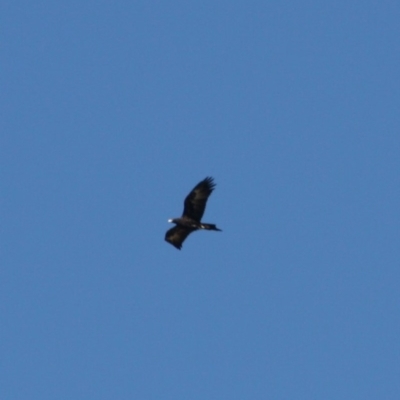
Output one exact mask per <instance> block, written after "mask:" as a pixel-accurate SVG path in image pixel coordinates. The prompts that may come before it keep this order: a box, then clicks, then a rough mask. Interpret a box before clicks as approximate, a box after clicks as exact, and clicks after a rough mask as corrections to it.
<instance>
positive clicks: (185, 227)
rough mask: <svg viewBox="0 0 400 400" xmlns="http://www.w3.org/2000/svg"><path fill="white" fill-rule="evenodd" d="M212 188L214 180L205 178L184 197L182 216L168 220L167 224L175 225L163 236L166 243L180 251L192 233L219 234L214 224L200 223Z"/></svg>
mask: <svg viewBox="0 0 400 400" xmlns="http://www.w3.org/2000/svg"><path fill="white" fill-rule="evenodd" d="M214 188H215V183H214V179H213V178H212V177H209V176H207V177H206V178H205V179H203V180H202V181H201V182H199V183H198V184H197V185H196V186H195V187H194V188H193V189H192V191H191V192H190V193H189V194H188V195H187V196H186V199H185V202H184V208H183V214H182V216H181V217H180V218H172V219H169V220H168V222H172V223H174V224H176V226H174V227H173V228H171V229H170V230H168V231H167V233H166V234H165V240H166V241H167V242H168V243H170V244H172V246H174V247H176V248H177V249H178V250H180V249H181V248H182V243H183V242H184V240H185V239H186V238H187V237H188V236H189V235H190V234H191V233H192V232H194V231H197V230H199V229H205V230H208V231H219V232H221V229H218V228H217V226H216V225H215V224H209V223H205V222H201V218H202V217H203V214H204V210H205V208H206V204H207V200H208V197H209V196H210V194H211V193H212V191H213V190H214Z"/></svg>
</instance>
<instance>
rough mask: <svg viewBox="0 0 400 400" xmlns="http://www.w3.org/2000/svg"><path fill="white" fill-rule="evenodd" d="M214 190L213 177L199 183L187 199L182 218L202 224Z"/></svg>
mask: <svg viewBox="0 0 400 400" xmlns="http://www.w3.org/2000/svg"><path fill="white" fill-rule="evenodd" d="M214 188H215V183H214V179H213V178H211V177H207V178H205V179H204V180H202V181H201V182H199V183H198V184H197V185H196V186H195V187H194V188H193V189H192V191H191V192H190V193H189V194H188V195H187V197H186V199H185V203H184V209H183V215H182V217H183V218H185V217H186V218H190V219H193V220H195V221H198V222H200V221H201V218H202V217H203V214H204V210H205V209H206V204H207V200H208V197H209V196H210V194H211V193H212V191H213V190H214Z"/></svg>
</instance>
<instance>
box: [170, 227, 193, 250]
mask: <svg viewBox="0 0 400 400" xmlns="http://www.w3.org/2000/svg"><path fill="white" fill-rule="evenodd" d="M195 230H196V229H194V228H188V227H186V226H181V225H177V226H175V227H173V228H171V229H170V230H169V231H167V233H166V234H165V240H166V241H167V242H168V243H171V244H172V246H175V247H176V248H177V249H179V250H180V249H181V247H182V243H183V242H184V240H185V239H186V238H187V237H188V236H189V234H191V233H192V232H193V231H195Z"/></svg>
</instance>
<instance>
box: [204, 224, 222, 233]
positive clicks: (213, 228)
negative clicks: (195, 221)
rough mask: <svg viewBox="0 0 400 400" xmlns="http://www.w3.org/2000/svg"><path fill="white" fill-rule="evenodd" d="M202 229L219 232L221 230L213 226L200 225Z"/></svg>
mask: <svg viewBox="0 0 400 400" xmlns="http://www.w3.org/2000/svg"><path fill="white" fill-rule="evenodd" d="M201 228H202V229H207V230H208V231H220V232H222V231H221V229H218V228H217V226H216V225H214V224H201Z"/></svg>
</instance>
